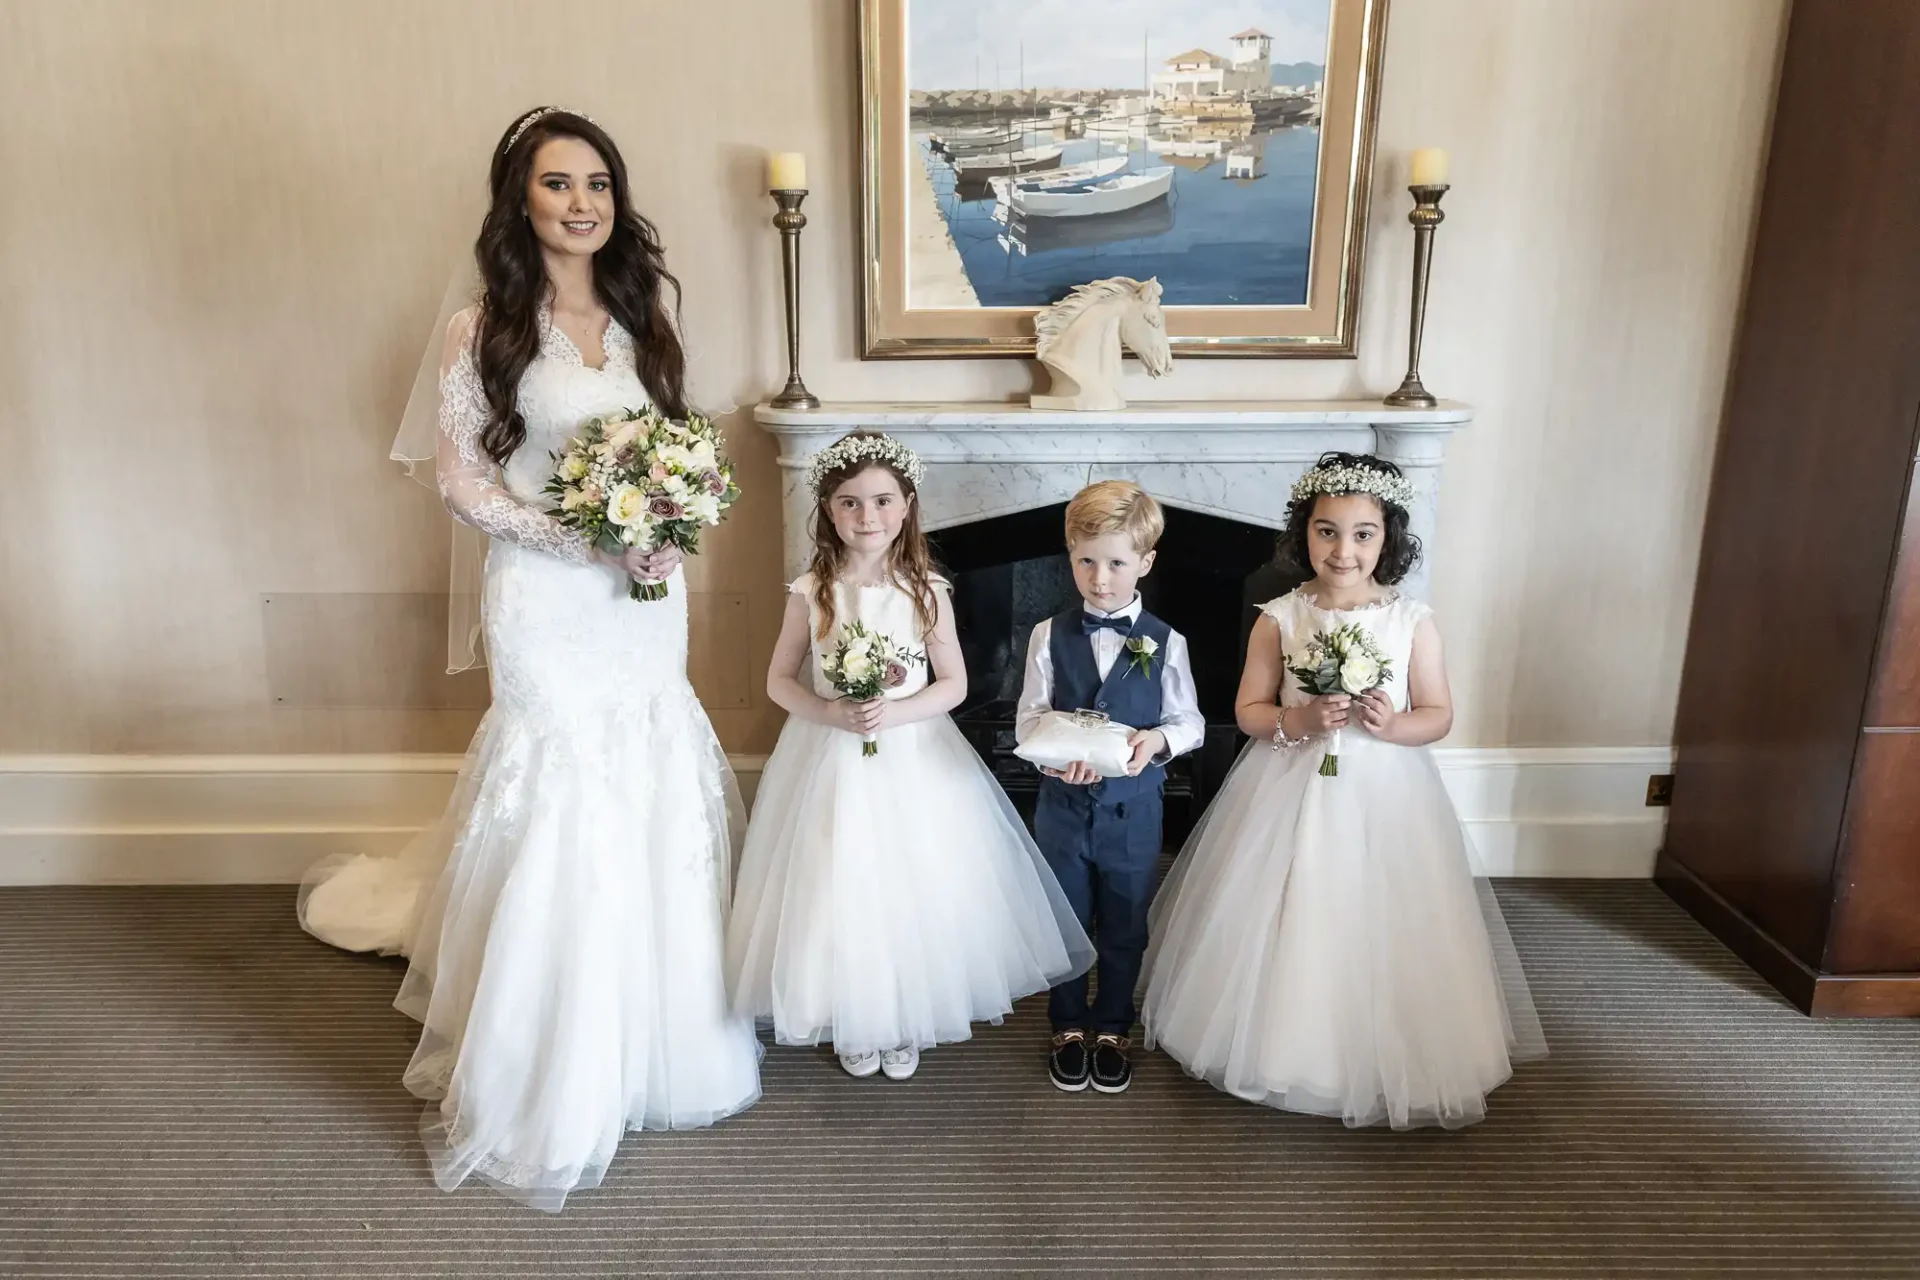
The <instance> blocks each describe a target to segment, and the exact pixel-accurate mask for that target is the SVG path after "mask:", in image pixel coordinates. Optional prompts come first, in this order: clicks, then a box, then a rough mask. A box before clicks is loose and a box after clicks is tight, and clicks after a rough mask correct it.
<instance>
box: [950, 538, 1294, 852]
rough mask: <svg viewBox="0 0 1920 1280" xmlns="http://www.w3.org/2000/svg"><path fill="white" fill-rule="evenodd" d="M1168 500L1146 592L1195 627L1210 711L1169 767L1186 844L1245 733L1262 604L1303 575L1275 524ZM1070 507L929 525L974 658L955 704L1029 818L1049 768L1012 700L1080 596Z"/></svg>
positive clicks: (1177, 827) (1193, 647)
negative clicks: (1056, 622) (1033, 754)
mask: <svg viewBox="0 0 1920 1280" xmlns="http://www.w3.org/2000/svg"><path fill="white" fill-rule="evenodd" d="M1163 509H1164V511H1165V513H1166V520H1167V527H1166V533H1165V535H1164V536H1163V537H1162V538H1161V539H1160V545H1159V548H1158V552H1159V554H1158V555H1157V556H1156V558H1155V560H1154V566H1153V571H1152V572H1151V573H1149V574H1148V575H1147V576H1146V577H1145V578H1143V579H1142V580H1141V582H1140V595H1141V598H1142V602H1143V603H1144V604H1145V606H1146V607H1147V608H1148V609H1149V610H1151V611H1152V612H1153V613H1155V614H1157V615H1158V616H1159V617H1161V618H1163V619H1165V620H1166V622H1167V624H1168V625H1169V626H1171V627H1172V628H1173V629H1174V630H1176V631H1178V632H1179V633H1180V634H1181V635H1182V636H1184V637H1185V638H1186V641H1187V647H1188V651H1189V654H1190V656H1191V658H1192V662H1193V679H1194V686H1195V689H1196V690H1197V692H1198V694H1199V699H1200V712H1201V714H1202V715H1203V716H1204V717H1205V719H1206V722H1207V731H1206V738H1205V740H1204V742H1203V743H1202V744H1201V746H1200V748H1199V749H1198V750H1197V751H1193V752H1190V753H1188V754H1187V755H1184V756H1181V757H1180V758H1178V759H1176V760H1175V761H1174V762H1173V763H1172V764H1171V765H1169V766H1168V768H1167V787H1166V837H1167V841H1168V843H1169V844H1170V845H1177V844H1178V843H1179V842H1180V841H1181V840H1184V839H1185V838H1186V835H1187V833H1188V832H1189V831H1190V830H1191V829H1192V827H1193V824H1194V823H1195V822H1196V821H1198V820H1199V817H1200V814H1201V813H1202V812H1204V811H1205V809H1206V806H1207V802H1208V801H1209V800H1211V799H1212V798H1213V795H1214V792H1216V791H1218V790H1219V788H1220V784H1221V782H1222V781H1223V780H1224V779H1225V778H1226V775H1227V770H1228V769H1229V768H1231V767H1232V765H1233V760H1234V757H1235V755H1236V754H1238V752H1239V750H1240V746H1241V744H1242V742H1244V741H1245V736H1244V735H1243V734H1241V733H1240V730H1239V728H1238V726H1237V725H1236V724H1235V723H1234V715H1233V703H1234V695H1235V694H1236V693H1237V692H1238V690H1239V687H1240V667H1241V664H1242V662H1243V660H1244V659H1245V657H1246V652H1247V635H1248V632H1249V631H1250V630H1251V629H1252V627H1253V621H1254V617H1255V614H1256V611H1257V610H1258V608H1259V606H1260V605H1262V604H1264V603H1265V602H1266V601H1268V600H1271V599H1273V598H1274V597H1276V596H1280V595H1284V594H1285V593H1286V592H1288V591H1290V590H1292V589H1293V588H1294V587H1296V586H1298V585H1299V584H1300V582H1301V581H1302V579H1301V578H1300V577H1299V576H1298V575H1289V574H1288V573H1287V572H1285V571H1284V570H1282V569H1281V568H1280V567H1279V565H1278V564H1276V563H1275V560H1274V539H1275V533H1274V531H1273V530H1272V529H1267V528H1263V527H1261V526H1259V525H1252V524H1245V523H1242V522H1241V521H1238V520H1230V519H1227V518H1224V517H1221V516H1212V515H1205V514H1202V513H1200V512H1196V511H1185V510H1182V509H1180V508H1178V507H1165V508H1163ZM1066 510H1067V509H1066V504H1064V503H1057V504H1055V505H1053V506H1049V507H1039V508H1036V509H1034V510H1031V511H1021V512H1017V513H1015V514H1012V515H1005V516H995V517H993V518H991V519H988V520H978V521H975V522H973V523H971V524H963V525H956V526H954V527H953V528H949V529H942V530H940V531H938V532H936V533H932V534H929V535H928V537H929V539H930V540H931V541H932V543H933V546H934V554H935V556H936V558H937V559H938V560H939V562H940V563H941V565H942V566H944V568H945V570H946V572H947V575H948V577H949V578H951V579H952V581H953V608H954V621H955V623H956V624H957V626H958V629H959V633H960V649H961V652H962V653H963V654H964V655H965V657H966V664H967V699H966V701H965V702H963V703H961V704H960V706H959V707H958V708H956V709H955V711H954V713H953V718H954V721H955V723H957V724H958V725H959V726H960V731H961V732H962V733H963V734H965V735H966V738H967V740H968V741H969V742H970V743H972V744H973V748H974V750H976V751H978V752H979V753H980V756H981V758H982V759H983V760H985V761H986V763H987V767H988V768H990V769H991V770H992V771H993V775H994V777H995V778H996V779H998V780H999V783H1000V785H1001V787H1003V788H1004V789H1005V790H1006V793H1007V795H1008V797H1009V798H1010V799H1011V800H1012V801H1013V803H1014V805H1015V807H1016V808H1018V809H1019V811H1020V813H1021V815H1022V816H1023V817H1025V818H1026V819H1027V821H1028V822H1031V821H1032V818H1033V803H1034V800H1035V798H1036V797H1037V795H1038V794H1039V787H1040V775H1039V773H1038V771H1037V770H1035V768H1034V767H1033V766H1032V765H1030V764H1028V763H1027V762H1026V761H1024V760H1022V759H1020V758H1019V757H1018V756H1016V755H1014V754H1013V748H1014V740H1013V725H1014V711H1015V709H1016V707H1017V706H1018V704H1019V701H1020V686H1021V683H1022V680H1023V679H1024V677H1025V674H1026V660H1027V641H1028V638H1029V636H1030V635H1031V634H1032V632H1033V627H1034V624H1035V623H1037V622H1040V621H1041V620H1042V619H1045V618H1050V617H1052V616H1053V615H1054V614H1056V613H1058V612H1060V610H1062V609H1064V608H1065V607H1067V605H1069V604H1071V603H1073V602H1074V601H1076V600H1078V599H1079V598H1080V597H1079V592H1078V591H1077V590H1076V589H1075V588H1074V585H1073V570H1072V568H1071V567H1070V565H1069V563H1068V560H1067V552H1066V547H1065V544H1064V539H1063V535H1062V530H1063V527H1064V524H1065V520H1066Z"/></svg>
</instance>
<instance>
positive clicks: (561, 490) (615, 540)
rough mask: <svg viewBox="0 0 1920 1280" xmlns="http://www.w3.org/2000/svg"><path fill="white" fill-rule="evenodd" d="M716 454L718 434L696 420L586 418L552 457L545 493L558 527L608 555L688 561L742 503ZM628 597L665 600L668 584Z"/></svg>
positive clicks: (636, 413)
mask: <svg viewBox="0 0 1920 1280" xmlns="http://www.w3.org/2000/svg"><path fill="white" fill-rule="evenodd" d="M720 448H721V439H720V432H719V430H718V429H717V428H715V426H714V425H713V423H712V422H710V421H708V420H707V419H705V418H703V417H701V416H699V415H698V414H689V415H688V416H687V418H686V420H685V421H679V420H677V419H674V418H668V417H665V416H663V415H661V414H660V413H659V412H657V411H656V410H654V409H651V408H649V409H639V410H635V409H628V410H626V411H625V412H623V413H618V414H610V415H605V416H602V417H597V418H588V419H587V420H586V422H584V423H583V424H581V427H580V434H579V435H578V436H576V437H574V439H573V441H572V442H571V443H569V444H568V445H567V448H566V451H565V452H564V453H557V454H554V455H553V461H554V472H553V479H551V480H549V481H547V487H546V493H547V494H548V495H549V496H551V497H552V498H553V499H554V502H555V509H554V512H553V514H554V516H555V517H556V518H557V519H558V520H559V521H560V523H561V524H563V525H565V526H567V527H568V528H569V529H577V530H579V531H580V532H581V533H583V534H585V535H586V538H587V541H588V542H589V543H590V544H591V545H593V546H596V547H598V548H600V550H602V551H604V552H606V553H608V554H609V555H619V554H621V553H622V552H624V551H625V550H626V549H627V548H629V547H639V548H640V549H641V550H643V551H654V550H657V549H659V548H660V547H663V546H667V545H669V544H671V545H673V546H676V547H678V548H680V550H682V551H684V552H686V553H687V554H688V555H692V554H693V553H695V552H697V551H698V550H699V549H700V530H701V529H703V528H706V527H709V526H711V525H716V524H719V523H720V517H721V516H723V515H725V514H726V511H727V508H728V507H731V506H732V505H733V504H734V502H735V501H736V500H737V499H738V498H739V497H740V487H739V486H738V485H736V484H735V483H734V482H733V465H732V464H731V463H730V462H728V461H727V459H726V458H724V457H722V456H721V454H720ZM628 594H629V595H630V596H632V597H633V599H635V600H664V599H666V597H667V584H666V583H664V582H635V583H634V584H633V585H632V587H631V589H630V590H629V592H628Z"/></svg>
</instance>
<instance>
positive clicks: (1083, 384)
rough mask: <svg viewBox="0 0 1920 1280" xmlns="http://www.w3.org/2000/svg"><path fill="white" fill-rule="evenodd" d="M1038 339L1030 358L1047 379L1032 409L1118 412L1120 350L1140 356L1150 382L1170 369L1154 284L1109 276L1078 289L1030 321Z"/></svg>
mask: <svg viewBox="0 0 1920 1280" xmlns="http://www.w3.org/2000/svg"><path fill="white" fill-rule="evenodd" d="M1033 326H1034V331H1035V332H1036V333H1037V334H1038V335H1039V344H1038V348H1037V350H1036V352H1035V354H1036V355H1037V356H1038V357H1039V359H1040V363H1041V364H1043V365H1045V366H1046V367H1047V372H1048V373H1049V374H1050V375H1052V379H1053V382H1052V385H1051V386H1050V387H1049V388H1048V390H1047V394H1046V395H1043V396H1034V397H1032V398H1031V401H1030V403H1031V404H1032V405H1033V407H1034V408H1036V409H1124V408H1126V407H1127V398H1126V397H1125V396H1123V395H1121V394H1120V349H1121V347H1122V346H1123V345H1124V346H1125V347H1126V349H1127V350H1129V351H1131V352H1133V353H1134V354H1135V355H1137V356H1139V357H1140V364H1141V365H1142V367H1144V368H1145V369H1146V371H1147V372H1148V373H1149V374H1150V375H1152V376H1153V377H1156V378H1158V377H1161V376H1163V375H1165V374H1166V373H1167V371H1168V370H1170V369H1172V368H1173V353H1172V352H1171V351H1170V350H1168V348H1167V327H1166V319H1165V317H1164V316H1162V315H1161V313H1160V282H1159V281H1158V280H1147V281H1144V282H1143V281H1139V280H1130V279H1128V278H1127V277H1126V276H1114V277H1112V278H1111V279H1107V280H1095V281H1093V282H1092V283H1090V284H1083V285H1080V286H1079V287H1078V288H1076V289H1074V291H1073V292H1072V293H1069V294H1068V295H1067V296H1066V297H1064V298H1062V299H1061V300H1060V301H1058V302H1056V303H1054V304H1053V305H1052V306H1050V307H1048V308H1046V309H1045V310H1043V311H1041V312H1040V313H1039V314H1038V315H1036V316H1035V317H1034V318H1033Z"/></svg>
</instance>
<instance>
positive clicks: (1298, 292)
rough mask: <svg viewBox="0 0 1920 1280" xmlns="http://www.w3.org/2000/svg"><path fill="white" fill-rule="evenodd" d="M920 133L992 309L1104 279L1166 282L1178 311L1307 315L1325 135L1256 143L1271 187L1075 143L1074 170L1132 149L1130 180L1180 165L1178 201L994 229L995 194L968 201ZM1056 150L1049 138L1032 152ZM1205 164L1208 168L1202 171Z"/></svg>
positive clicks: (1107, 144) (1269, 135)
mask: <svg viewBox="0 0 1920 1280" xmlns="http://www.w3.org/2000/svg"><path fill="white" fill-rule="evenodd" d="M915 133H916V142H917V144H918V145H917V148H916V150H917V151H918V154H919V157H920V161H921V163H923V164H925V165H926V166H927V173H928V176H929V177H930V178H931V179H932V180H933V189H934V195H935V197H936V199H937V200H938V201H939V205H940V211H941V213H942V215H943V216H944V217H945V219H946V222H947V227H948V230H949V231H950V232H951V233H952V235H953V242H954V244H955V246H956V247H957V248H958V249H959V250H960V257H961V261H962V262H963V263H964V264H965V266H966V270H967V278H968V280H969V281H970V282H971V283H972V285H973V289H974V292H975V293H976V294H977V295H978V296H979V298H980V302H981V305H983V306H989V307H1020V306H1044V305H1046V304H1048V303H1051V302H1056V301H1058V300H1059V299H1060V298H1061V297H1063V296H1065V294H1066V293H1067V291H1068V290H1069V289H1071V288H1072V287H1073V286H1074V285H1077V284H1084V283H1086V282H1087V281H1088V280H1097V279H1100V278H1101V277H1103V276H1132V277H1134V278H1135V279H1139V280H1144V279H1146V278H1147V277H1149V276H1156V277H1158V278H1159V280H1160V284H1161V288H1162V290H1163V295H1162V296H1163V301H1164V302H1165V303H1166V304H1167V305H1170V306H1301V305H1304V304H1305V303H1306V300H1307V266H1308V251H1309V249H1310V247H1311V244H1312V239H1313V196H1314V182H1315V175H1316V173H1317V171H1318V168H1319V161H1320V130H1319V129H1318V128H1317V127H1314V126H1312V125H1296V126H1292V127H1283V128H1279V129H1274V130H1272V131H1270V132H1268V131H1262V132H1258V133H1255V134H1254V135H1253V136H1252V138H1251V139H1250V141H1251V142H1252V144H1253V145H1254V147H1255V149H1256V151H1257V152H1261V153H1263V155H1262V158H1261V160H1260V163H1259V168H1258V170H1257V172H1259V173H1260V174H1261V175H1262V176H1261V177H1259V178H1257V179H1254V180H1252V181H1246V180H1240V179H1233V180H1229V179H1227V178H1226V177H1225V174H1226V161H1225V159H1224V157H1213V158H1211V159H1210V160H1207V161H1203V160H1201V159H1199V158H1190V159H1183V160H1181V161H1180V162H1178V163H1175V161H1174V160H1173V159H1172V158H1170V157H1166V156H1158V155H1154V154H1152V153H1151V152H1149V151H1148V150H1147V149H1146V146H1145V145H1144V144H1145V140H1144V139H1142V138H1131V139H1115V140H1108V141H1104V142H1100V141H1096V140H1094V139H1088V138H1075V139H1072V140H1069V141H1067V142H1066V143H1065V147H1066V150H1065V152H1064V154H1063V155H1062V156H1061V161H1060V163H1061V164H1062V165H1071V164H1079V163H1083V162H1085V161H1089V160H1093V159H1095V158H1096V156H1098V157H1099V158H1105V159H1111V158H1112V157H1114V156H1117V155H1120V154H1122V151H1123V148H1131V150H1130V151H1129V152H1128V153H1127V154H1128V166H1127V169H1128V171H1129V172H1135V171H1141V170H1146V169H1152V168H1157V167H1159V166H1162V165H1167V164H1173V165H1174V177H1173V189H1172V191H1170V192H1169V193H1168V195H1167V197H1166V198H1165V199H1163V200H1157V201H1154V202H1153V203H1151V204H1149V205H1145V206H1143V207H1141V208H1138V209H1129V210H1126V211H1125V212H1122V213H1112V214H1102V215H1095V216H1092V217H1084V218H1033V219H1016V220H1015V221H1014V223H1013V224H1012V225H1011V226H1010V225H1009V224H1008V223H1007V222H1003V221H998V220H996V219H995V218H994V216H993V213H994V209H995V204H994V200H993V197H992V195H991V194H990V193H989V192H987V191H984V190H980V189H978V188H976V187H974V186H972V185H969V186H967V187H964V188H961V189H958V190H956V188H955V185H954V174H953V170H952V168H951V167H949V166H948V164H947V163H946V161H945V160H944V159H943V158H942V157H940V156H938V155H936V154H935V153H934V152H933V151H932V150H931V149H930V148H929V146H928V145H927V142H926V137H925V133H924V131H923V130H920V129H916V130H915ZM1053 141H1055V139H1053V138H1050V137H1048V136H1046V135H1044V134H1038V135H1034V136H1033V137H1032V138H1030V139H1029V140H1028V142H1027V144H1026V145H1046V144H1049V143H1051V142H1053ZM1245 141H1249V140H1245V139H1243V143H1244V142H1245ZM1202 163H1204V164H1205V167H1204V168H1193V167H1191V166H1197V165H1200V164H1202ZM1034 176H1036V177H1043V176H1045V175H1044V174H1043V173H1037V174H1035V175H1034Z"/></svg>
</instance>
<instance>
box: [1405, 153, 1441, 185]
mask: <svg viewBox="0 0 1920 1280" xmlns="http://www.w3.org/2000/svg"><path fill="white" fill-rule="evenodd" d="M1446 181H1447V153H1446V152H1444V151H1442V150H1441V149H1440V148H1439V147H1421V148H1420V149H1419V150H1418V151H1416V152H1414V153H1413V159H1412V161H1411V163H1409V164H1408V165H1407V185H1408V186H1410V187H1438V186H1444V185H1445V184H1446Z"/></svg>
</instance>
